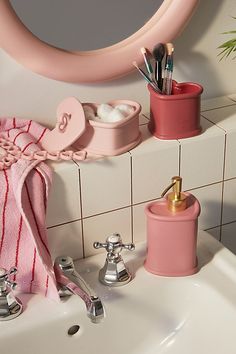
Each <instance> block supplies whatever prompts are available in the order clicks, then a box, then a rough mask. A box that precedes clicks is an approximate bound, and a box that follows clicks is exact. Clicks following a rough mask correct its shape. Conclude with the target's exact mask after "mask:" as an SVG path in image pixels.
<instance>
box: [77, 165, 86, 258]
mask: <svg viewBox="0 0 236 354" xmlns="http://www.w3.org/2000/svg"><path fill="white" fill-rule="evenodd" d="M78 175H79V194H80V215H81V219H80V224H81V238H82V252H83V258H85V242H84V221H83V202H82V176H81V171H80V168H79V166H78Z"/></svg>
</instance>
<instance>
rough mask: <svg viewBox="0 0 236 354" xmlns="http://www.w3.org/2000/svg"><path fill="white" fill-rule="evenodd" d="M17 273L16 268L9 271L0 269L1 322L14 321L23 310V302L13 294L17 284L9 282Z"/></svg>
mask: <svg viewBox="0 0 236 354" xmlns="http://www.w3.org/2000/svg"><path fill="white" fill-rule="evenodd" d="M16 273H17V269H16V267H12V268H11V269H10V270H9V271H7V270H6V269H5V268H0V321H6V320H12V319H13V318H15V317H17V316H19V315H20V314H21V312H22V310H23V306H22V303H21V301H20V300H19V299H18V298H17V297H15V296H14V294H13V292H12V290H14V289H15V288H16V285H17V284H16V282H15V281H11V280H9V277H10V276H11V275H15V274H16Z"/></svg>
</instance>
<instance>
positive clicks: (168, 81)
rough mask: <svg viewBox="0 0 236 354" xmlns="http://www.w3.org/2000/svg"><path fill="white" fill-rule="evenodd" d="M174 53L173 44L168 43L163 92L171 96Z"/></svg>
mask: <svg viewBox="0 0 236 354" xmlns="http://www.w3.org/2000/svg"><path fill="white" fill-rule="evenodd" d="M173 52H174V46H173V44H172V43H166V63H165V71H164V79H163V89H162V92H163V93H165V94H167V95H170V94H171V90H172V73H173Z"/></svg>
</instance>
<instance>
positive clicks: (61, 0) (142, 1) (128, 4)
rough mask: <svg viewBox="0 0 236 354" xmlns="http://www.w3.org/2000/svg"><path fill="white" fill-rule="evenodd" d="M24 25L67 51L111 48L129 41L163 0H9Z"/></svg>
mask: <svg viewBox="0 0 236 354" xmlns="http://www.w3.org/2000/svg"><path fill="white" fill-rule="evenodd" d="M10 3H11V5H12V7H13V8H14V10H15V12H16V14H17V15H18V17H19V18H20V19H21V21H22V22H23V23H24V25H25V26H26V27H27V28H28V29H29V30H30V31H31V32H32V33H33V34H34V35H36V36H37V37H38V38H40V39H41V40H42V41H44V42H46V43H48V44H51V45H53V46H54V47H57V48H61V49H65V50H69V51H77V50H79V51H86V50H94V49H100V48H104V47H108V46H111V45H112V44H115V43H117V42H120V41H121V40H123V39H125V38H127V37H129V36H130V35H132V34H133V33H135V32H136V31H137V30H139V29H140V28H141V27H143V25H144V24H145V23H146V22H147V21H148V20H149V19H150V18H151V17H152V16H153V15H154V14H155V13H156V11H157V10H158V9H159V7H160V6H161V4H162V3H163V0H119V1H118V0H80V1H78V0H66V1H65V0H50V1H48V0H30V1H29V0H10Z"/></svg>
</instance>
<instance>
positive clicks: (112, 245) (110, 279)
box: [93, 233, 135, 286]
mask: <svg viewBox="0 0 236 354" xmlns="http://www.w3.org/2000/svg"><path fill="white" fill-rule="evenodd" d="M93 247H94V248H96V249H99V248H105V249H106V251H107V258H106V262H105V265H104V267H103V268H102V269H101V270H100V272H99V280H100V282H101V283H103V284H104V285H108V286H120V285H124V284H127V283H128V282H129V281H130V280H131V279H132V276H131V274H130V273H129V271H128V269H127V268H126V266H125V263H124V261H123V259H122V257H121V255H120V253H121V251H122V249H127V250H129V251H133V250H134V249H135V246H134V244H133V243H129V244H124V243H123V242H122V239H121V236H120V235H119V234H118V233H114V234H112V235H111V236H109V237H108V238H107V239H106V242H105V243H101V242H94V244H93Z"/></svg>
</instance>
